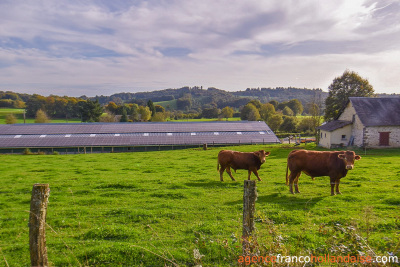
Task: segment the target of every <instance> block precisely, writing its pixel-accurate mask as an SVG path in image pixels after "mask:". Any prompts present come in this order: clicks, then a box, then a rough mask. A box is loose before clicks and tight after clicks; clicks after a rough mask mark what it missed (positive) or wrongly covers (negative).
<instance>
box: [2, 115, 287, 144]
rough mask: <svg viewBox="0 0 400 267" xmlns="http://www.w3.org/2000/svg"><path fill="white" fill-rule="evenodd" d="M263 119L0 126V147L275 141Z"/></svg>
mask: <svg viewBox="0 0 400 267" xmlns="http://www.w3.org/2000/svg"><path fill="white" fill-rule="evenodd" d="M279 142H280V141H279V139H278V138H277V137H276V135H275V134H274V133H273V132H272V130H271V129H270V128H269V127H268V125H267V124H266V123H265V122H258V121H237V122H159V123H151V122H145V123H62V124H57V123H53V124H8V125H0V147H14V148H17V147H77V146H81V147H82V146H146V145H197V144H205V143H207V144H212V143H214V144H227V145H229V144H255V143H259V144H261V143H279Z"/></svg>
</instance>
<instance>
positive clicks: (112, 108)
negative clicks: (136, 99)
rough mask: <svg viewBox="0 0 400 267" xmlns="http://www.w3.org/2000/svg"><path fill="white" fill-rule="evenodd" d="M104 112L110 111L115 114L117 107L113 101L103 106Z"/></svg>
mask: <svg viewBox="0 0 400 267" xmlns="http://www.w3.org/2000/svg"><path fill="white" fill-rule="evenodd" d="M105 108H106V110H108V111H110V112H111V113H114V114H115V113H116V112H117V109H118V106H117V104H115V103H114V102H113V101H110V102H109V103H108V105H106V106H105Z"/></svg>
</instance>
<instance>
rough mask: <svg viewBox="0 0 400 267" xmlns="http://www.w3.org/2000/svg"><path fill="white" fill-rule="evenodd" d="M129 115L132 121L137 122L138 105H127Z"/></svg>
mask: <svg viewBox="0 0 400 267" xmlns="http://www.w3.org/2000/svg"><path fill="white" fill-rule="evenodd" d="M129 115H131V120H132V121H138V120H139V105H138V104H129Z"/></svg>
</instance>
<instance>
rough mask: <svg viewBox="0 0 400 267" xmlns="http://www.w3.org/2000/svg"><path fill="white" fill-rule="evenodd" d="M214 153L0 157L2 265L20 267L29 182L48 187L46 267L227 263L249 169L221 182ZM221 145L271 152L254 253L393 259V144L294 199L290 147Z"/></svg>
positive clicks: (305, 182)
mask: <svg viewBox="0 0 400 267" xmlns="http://www.w3.org/2000/svg"><path fill="white" fill-rule="evenodd" d="M303 148H304V146H303ZM306 148H307V149H316V148H315V147H314V145H311V144H308V145H307V146H306ZM221 149H223V148H217V147H215V148H209V149H208V150H206V151H204V150H202V149H200V148H191V149H184V150H169V151H152V152H134V153H109V154H86V155H85V154H79V155H0V162H1V164H0V183H1V188H0V209H1V213H0V265H1V266H29V264H30V261H29V229H28V225H27V224H28V218H29V207H30V198H31V190H32V185H33V184H34V183H48V184H50V188H51V192H50V198H49V204H48V212H47V224H48V227H47V230H46V231H47V232H46V236H47V250H48V257H49V262H50V265H51V266H178V265H179V266H195V265H196V264H202V265H203V266H232V265H233V266H235V265H236V264H237V261H238V257H239V255H241V251H242V250H241V243H240V237H241V233H242V208H243V180H244V179H245V178H246V177H247V171H243V170H238V171H237V173H236V174H234V176H235V177H236V179H237V182H234V181H231V180H230V178H229V176H228V175H227V174H226V173H225V174H224V178H225V181H224V182H220V181H219V174H218V172H217V170H216V167H217V154H218V152H219V150H221ZM228 149H233V150H238V151H256V150H260V149H265V150H267V151H270V152H271V155H270V156H269V157H268V159H267V161H266V163H265V164H264V165H262V167H261V169H260V171H259V174H260V177H261V178H262V179H263V181H261V182H257V191H258V199H257V202H256V229H257V231H256V233H255V239H254V246H256V247H257V248H258V250H259V251H260V252H259V253H260V254H262V255H277V254H281V255H304V256H306V255H324V254H325V253H326V254H328V253H330V254H331V255H332V254H335V255H347V254H351V255H354V254H359V253H364V254H370V255H373V254H374V253H375V254H377V255H389V254H388V253H392V254H391V255H397V256H400V255H399V250H400V247H399V237H400V196H399V192H400V149H386V150H367V151H361V150H360V151H356V152H357V153H358V154H359V155H361V157H362V159H361V160H360V161H358V162H356V163H355V169H354V170H352V171H349V173H348V175H347V177H345V178H343V179H342V182H341V191H342V195H337V196H330V185H329V178H328V177H317V178H316V179H315V181H312V180H311V179H310V177H308V176H306V175H304V174H303V175H302V176H301V177H300V183H299V187H300V191H301V192H302V193H301V194H296V195H291V194H290V193H289V190H288V187H287V186H286V185H285V173H286V157H287V155H288V153H289V152H290V151H291V150H292V149H293V147H290V146H288V145H269V146H261V145H248V146H237V147H229V148H228ZM252 179H255V177H254V176H252ZM255 240H257V242H255ZM275 266H279V265H275ZM282 266H283V265H282ZM284 266H287V265H284ZM292 266H294V265H292ZM373 266H377V265H373ZM386 266H390V265H388V264H387V265H386Z"/></svg>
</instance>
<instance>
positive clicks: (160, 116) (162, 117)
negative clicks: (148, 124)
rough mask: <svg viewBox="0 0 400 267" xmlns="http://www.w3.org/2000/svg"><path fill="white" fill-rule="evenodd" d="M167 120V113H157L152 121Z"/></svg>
mask: <svg viewBox="0 0 400 267" xmlns="http://www.w3.org/2000/svg"><path fill="white" fill-rule="evenodd" d="M165 120H166V114H165V112H156V114H154V115H153V117H152V118H151V121H158V122H160V121H165Z"/></svg>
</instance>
